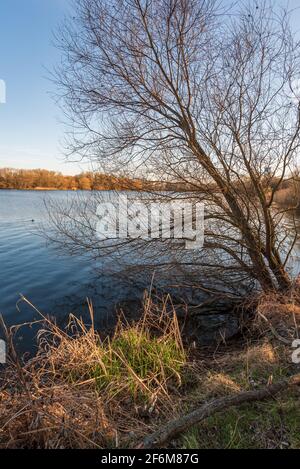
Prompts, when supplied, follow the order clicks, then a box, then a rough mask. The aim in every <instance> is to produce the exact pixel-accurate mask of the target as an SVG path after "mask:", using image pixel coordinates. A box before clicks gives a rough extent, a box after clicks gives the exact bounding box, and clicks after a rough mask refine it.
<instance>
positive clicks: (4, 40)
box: [0, 0, 82, 174]
mask: <svg viewBox="0 0 300 469" xmlns="http://www.w3.org/2000/svg"><path fill="white" fill-rule="evenodd" d="M69 6H70V3H69V1H68V0H1V1H0V19H1V26H0V79H3V80H5V82H6V88H7V97H6V101H7V102H6V104H0V167H4V166H5V167H6V166H9V167H19V168H37V167H41V168H49V169H54V170H59V171H62V172H63V173H66V174H72V173H77V172H79V171H81V169H82V165H79V164H72V163H66V162H65V159H64V156H63V151H62V140H63V136H64V130H65V127H64V125H63V124H62V121H63V115H62V112H61V111H60V109H59V108H58V106H57V105H56V104H55V102H54V100H53V98H52V97H51V92H53V91H55V89H54V85H53V83H51V81H50V80H49V76H50V74H49V72H48V71H47V69H50V70H51V69H53V66H54V65H55V64H57V63H58V62H59V60H60V52H59V51H58V50H56V49H55V47H54V46H53V30H54V29H55V28H56V26H57V25H58V24H59V23H60V22H61V21H62V20H63V19H64V17H65V15H66V14H67V13H68V9H69Z"/></svg>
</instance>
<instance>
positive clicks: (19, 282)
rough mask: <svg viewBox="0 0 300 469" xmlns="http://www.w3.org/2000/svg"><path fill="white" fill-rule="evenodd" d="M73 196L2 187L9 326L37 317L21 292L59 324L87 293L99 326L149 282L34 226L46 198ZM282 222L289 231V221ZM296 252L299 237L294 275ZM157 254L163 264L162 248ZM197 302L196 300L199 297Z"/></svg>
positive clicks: (3, 281) (133, 301) (1, 266)
mask: <svg viewBox="0 0 300 469" xmlns="http://www.w3.org/2000/svg"><path fill="white" fill-rule="evenodd" d="M77 195H78V193H73V192H71V193H67V192H59V191H58V192H51V193H50V194H49V193H47V192H46V193H45V192H34V191H7V190H0V313H1V314H2V315H3V316H4V319H5V321H6V323H7V324H8V325H11V324H20V323H24V322H29V321H34V320H36V319H39V316H38V314H37V313H36V312H35V311H34V310H33V309H32V308H30V307H29V306H28V305H27V304H25V303H24V302H19V299H20V294H23V295H24V296H25V297H26V298H28V299H29V300H30V301H31V302H32V303H33V304H34V305H35V306H36V307H37V308H39V309H40V310H41V311H42V312H43V313H46V314H49V315H51V316H55V318H56V320H57V321H58V323H61V324H63V323H64V321H65V319H66V317H67V316H68V314H69V313H70V312H74V313H76V314H80V315H83V316H85V314H87V308H86V301H85V298H86V297H88V298H90V299H91V300H92V302H93V305H94V308H95V312H96V318H95V319H96V324H97V323H98V325H99V326H103V325H105V324H107V323H109V321H110V319H111V317H112V315H113V314H114V313H115V310H116V306H117V305H119V304H120V303H121V304H122V303H124V302H127V306H128V308H129V311H130V310H131V311H135V310H136V305H137V302H138V300H139V299H141V295H142V293H143V288H145V287H148V286H149V284H150V282H149V279H147V280H145V283H144V284H143V283H141V284H139V285H137V283H136V280H135V281H134V283H130V282H129V281H128V278H129V277H128V276H127V277H124V276H123V277H122V276H119V277H118V278H116V277H115V276H113V275H112V273H111V272H110V271H109V270H108V269H107V261H108V262H109V259H107V258H106V259H102V260H101V259H100V260H98V261H97V262H96V261H94V260H91V259H90V258H88V257H87V256H82V255H81V256H75V255H74V256H69V255H66V254H65V255H63V254H62V253H61V252H58V251H57V250H55V249H54V247H53V245H52V244H49V243H48V244H47V243H46V241H45V239H44V238H43V237H41V236H40V234H39V230H38V227H39V225H40V223H41V222H43V220H44V219H45V217H46V215H47V212H46V209H45V205H44V199H45V198H47V197H49V196H50V197H51V198H52V199H54V200H57V201H60V200H62V201H64V200H66V198H68V197H70V198H71V199H72V198H74V197H77ZM105 197H106V194H105ZM286 222H287V224H289V225H290V227H291V233H293V232H294V227H293V225H292V222H291V220H287V221H286ZM299 225H300V220H299ZM299 228H300V226H299ZM299 256H300V240H298V241H297V242H296V244H295V247H294V250H293V253H292V256H291V260H290V267H291V269H292V271H293V274H294V275H297V274H298V273H299V271H300V257H299ZM155 257H156V258H158V262H159V263H161V262H162V259H163V253H161V254H160V256H157V255H156V256H155ZM131 258H132V259H131V260H132V263H133V267H134V265H135V264H137V263H138V261H139V262H141V259H142V256H137V255H136V254H135V255H134V256H132V255H131ZM144 271H145V269H144ZM172 280H174V278H172ZM148 282H149V283H148ZM191 294H193V292H192V293H191ZM195 301H196V303H197V301H198V299H197V298H196V299H195ZM130 306H132V307H131V308H130ZM225 319H226V318H225ZM215 320H216V316H212V321H211V323H210V326H211V325H212V326H213V328H215V324H214V321H215ZM217 320H218V321H220V320H222V318H221V317H219V318H218V319H217ZM223 320H224V318H223ZM199 321H200V322H201V321H202V319H201V318H199ZM231 321H232V319H231ZM207 324H208V323H207V320H206V319H205V324H204V323H203V324H202V322H201V324H200V325H199V327H198V326H197V331H198V330H203V331H204V329H205V328H206V326H207ZM208 329H209V327H208V328H206V329H205V331H206V332H205V331H204V333H205V334H208ZM34 332H35V330H34V328H32V329H28V328H27V329H22V332H20V333H19V336H18V337H19V339H20V343H21V345H20V349H23V350H26V348H28V344H30V343H31V338H32V335H33V334H34Z"/></svg>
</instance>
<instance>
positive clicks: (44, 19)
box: [0, 0, 300, 174]
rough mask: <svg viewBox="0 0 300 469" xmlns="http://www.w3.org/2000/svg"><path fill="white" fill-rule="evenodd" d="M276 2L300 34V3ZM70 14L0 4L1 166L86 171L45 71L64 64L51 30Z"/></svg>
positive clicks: (13, 0) (22, 1)
mask: <svg viewBox="0 0 300 469" xmlns="http://www.w3.org/2000/svg"><path fill="white" fill-rule="evenodd" d="M277 1H278V3H279V4H283V5H287V4H289V7H290V8H297V7H298V8H299V10H297V11H295V12H294V13H293V25H294V27H295V29H297V30H300V0H290V1H289V2H287V1H285V0H277ZM69 11H70V2H69V0H0V19H1V23H0V79H3V80H5V82H6V86H7V103H6V104H5V105H3V104H0V167H4V166H9V167H16V168H38V167H39V168H47V169H53V170H59V171H61V172H63V173H65V174H74V173H78V172H80V171H81V170H84V169H86V167H84V165H83V164H78V163H70V162H69V163H67V162H66V161H65V158H64V156H63V148H62V140H63V137H64V131H65V126H64V125H63V123H62V121H63V115H62V112H61V111H60V109H59V108H58V106H57V105H56V104H55V102H54V101H53V98H52V97H51V92H54V91H55V88H54V85H53V83H51V82H50V81H49V79H48V78H47V77H49V72H47V69H49V70H51V69H53V66H54V65H55V64H57V63H58V62H59V61H60V52H59V51H58V50H56V49H55V47H54V46H53V30H54V29H55V28H56V26H57V25H58V24H59V23H60V22H61V21H62V20H63V18H64V17H65V15H67V14H68V12H69Z"/></svg>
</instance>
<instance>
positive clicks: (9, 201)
mask: <svg viewBox="0 0 300 469" xmlns="http://www.w3.org/2000/svg"><path fill="white" fill-rule="evenodd" d="M66 196H68V197H76V196H77V193H68V194H67V193H66V192H59V191H57V192H51V193H49V192H42V191H41V192H37V191H10V190H0V314H2V315H3V317H4V319H5V322H6V323H7V324H8V325H15V324H20V323H25V322H28V321H33V320H35V319H39V315H38V314H37V313H36V312H35V311H34V310H33V309H32V308H31V307H29V306H28V305H27V304H26V303H24V302H22V301H21V302H20V301H19V300H20V295H24V296H25V297H26V298H27V299H28V300H29V301H30V302H31V303H32V304H33V305H35V306H36V307H37V308H38V309H39V310H40V311H42V312H43V313H45V314H49V315H54V316H55V317H56V318H58V321H61V322H63V321H64V320H65V319H66V317H67V316H68V314H69V313H71V312H74V313H76V314H81V315H83V316H84V315H85V314H87V308H86V298H87V297H88V298H90V299H91V300H92V301H93V304H94V306H95V311H96V314H97V317H96V321H98V323H99V324H100V325H102V324H107V323H108V322H109V320H110V317H111V316H112V314H113V313H114V312H115V311H116V306H117V305H118V304H120V303H122V302H124V301H126V300H127V299H130V300H134V299H136V300H137V299H138V293H137V291H135V289H134V288H133V287H132V286H131V285H129V284H128V283H125V282H124V283H122V282H121V281H120V279H118V281H115V278H112V277H111V276H110V275H109V274H108V273H107V271H106V269H105V268H104V264H103V265H102V263H101V262H100V261H98V262H97V264H96V263H95V261H93V260H91V259H89V258H87V257H86V258H85V257H84V256H70V255H66V254H65V255H64V254H62V253H61V252H59V251H57V250H56V249H54V247H53V246H52V245H51V243H47V241H46V239H45V238H44V237H42V236H41V234H40V229H39V228H40V223H41V222H43V221H44V219H45V217H46V209H45V204H44V201H45V200H47V198H48V197H51V199H52V200H53V199H54V200H55V199H57V200H59V199H63V198H65V197H66ZM31 335H32V334H31V332H30V330H28V328H23V329H22V331H21V332H19V334H18V340H19V342H20V348H21V349H26V347H27V346H28V342H29V341H30V339H31ZM22 342H23V343H24V345H23V346H22Z"/></svg>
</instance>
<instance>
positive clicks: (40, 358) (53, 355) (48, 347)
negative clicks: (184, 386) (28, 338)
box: [0, 298, 186, 448]
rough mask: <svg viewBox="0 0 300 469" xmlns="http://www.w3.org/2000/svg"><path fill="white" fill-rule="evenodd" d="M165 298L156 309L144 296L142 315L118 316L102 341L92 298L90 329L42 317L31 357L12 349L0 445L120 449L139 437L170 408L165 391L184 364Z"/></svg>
mask: <svg viewBox="0 0 300 469" xmlns="http://www.w3.org/2000/svg"><path fill="white" fill-rule="evenodd" d="M167 303H170V299H169V298H167V299H166V300H165V301H164V302H163V304H162V306H161V309H160V311H159V314H158V311H157V307H155V306H154V305H153V304H152V302H151V299H150V298H146V300H145V307H144V314H143V316H142V318H141V320H139V321H138V322H136V323H135V324H132V325H130V324H127V323H126V322H125V321H124V320H121V319H120V320H119V323H118V325H117V327H116V330H115V333H114V335H113V337H111V338H106V339H105V340H101V338H100V336H99V334H98V333H97V332H96V331H95V329H94V326H93V310H92V306H91V304H89V308H90V313H91V326H90V327H87V326H86V325H85V324H84V323H83V322H82V321H81V320H79V319H77V318H75V317H74V316H70V322H69V325H68V327H67V329H66V331H63V330H61V329H60V328H58V327H57V326H56V325H55V324H54V323H53V322H50V321H49V320H47V319H46V322H45V327H44V329H43V330H41V331H40V333H39V336H38V344H39V348H38V353H37V355H36V357H35V358H34V359H32V360H31V361H29V362H28V363H25V364H20V362H19V361H18V359H17V357H16V354H15V353H14V351H13V350H12V353H11V359H10V364H9V366H8V369H7V372H6V377H5V380H4V382H5V384H4V385H3V386H2V388H1V389H0V399H1V401H0V428H1V430H0V446H1V447H5V448H7V447H9V448H11V447H13V448H16V447H21V448H24V447H30V448H89V447H94V448H97V447H100V448H101V447H102V448H103V447H116V446H117V447H118V446H120V445H121V446H122V447H126V446H127V445H129V444H130V441H131V440H135V439H137V438H140V437H142V436H143V435H144V434H145V433H146V432H147V431H148V429H149V419H150V417H151V420H152V421H155V418H160V417H161V416H162V415H165V416H166V414H167V412H168V409H170V408H171V409H172V406H171V396H170V389H175V388H179V387H180V385H181V380H182V372H183V368H184V365H185V362H186V354H185V352H184V349H183V345H182V341H181V335H180V330H179V326H178V322H177V318H176V314H175V312H174V311H173V314H171V315H170V313H169V312H167V309H168V308H167ZM44 319H45V318H44ZM8 335H9V333H8ZM9 340H10V344H12V340H11V337H10V338H9ZM173 402H174V399H173Z"/></svg>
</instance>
